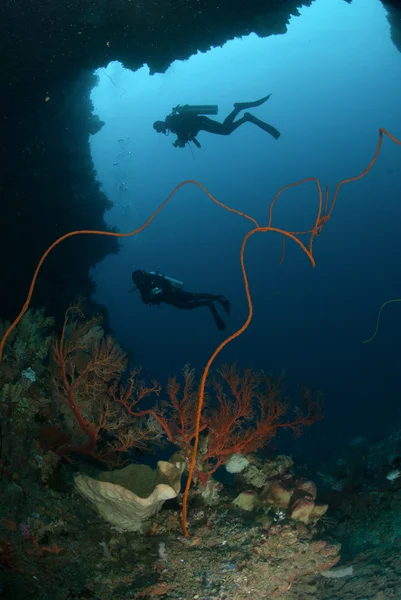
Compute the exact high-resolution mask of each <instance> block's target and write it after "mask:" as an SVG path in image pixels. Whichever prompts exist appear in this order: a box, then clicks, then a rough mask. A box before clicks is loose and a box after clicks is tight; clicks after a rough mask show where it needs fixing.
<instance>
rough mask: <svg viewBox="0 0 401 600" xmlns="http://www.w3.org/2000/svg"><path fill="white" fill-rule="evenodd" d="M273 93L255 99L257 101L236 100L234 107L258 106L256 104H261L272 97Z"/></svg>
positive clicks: (240, 108)
mask: <svg viewBox="0 0 401 600" xmlns="http://www.w3.org/2000/svg"><path fill="white" fill-rule="evenodd" d="M270 96H271V94H269V95H268V96H265V97H264V98H261V99H260V100H255V102H235V103H234V107H235V108H236V109H238V110H245V109H246V108H256V106H261V105H262V104H264V103H265V102H266V100H268V99H269V98H270Z"/></svg>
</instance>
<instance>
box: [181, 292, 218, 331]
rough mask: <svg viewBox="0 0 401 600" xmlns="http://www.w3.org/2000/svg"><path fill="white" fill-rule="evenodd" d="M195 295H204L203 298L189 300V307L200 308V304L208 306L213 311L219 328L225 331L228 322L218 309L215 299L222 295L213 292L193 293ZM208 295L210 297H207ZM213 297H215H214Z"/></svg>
mask: <svg viewBox="0 0 401 600" xmlns="http://www.w3.org/2000/svg"><path fill="white" fill-rule="evenodd" d="M193 296H203V298H194V299H193V300H190V301H189V302H188V306H187V307H188V308H199V307H200V306H207V307H208V308H209V310H210V312H211V313H212V316H213V319H214V322H215V323H216V326H217V329H218V330H219V331H223V330H224V329H226V324H225V323H224V321H223V319H222V318H221V317H220V315H219V313H218V312H217V310H216V307H215V305H214V302H213V300H219V298H220V296H213V294H193ZM206 296H208V297H210V298H206ZM212 298H213V299H212Z"/></svg>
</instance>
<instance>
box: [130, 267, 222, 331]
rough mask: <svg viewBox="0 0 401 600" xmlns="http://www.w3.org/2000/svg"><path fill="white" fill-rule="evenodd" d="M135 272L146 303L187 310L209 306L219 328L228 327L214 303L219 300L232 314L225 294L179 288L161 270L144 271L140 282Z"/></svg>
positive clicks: (134, 279)
mask: <svg viewBox="0 0 401 600" xmlns="http://www.w3.org/2000/svg"><path fill="white" fill-rule="evenodd" d="M134 274H135V272H134V273H133V274H132V279H133V281H134V283H135V284H136V285H137V287H138V289H139V292H140V294H141V298H142V301H143V302H144V303H145V304H156V305H160V304H161V303H163V302H164V303H165V304H170V305H171V306H175V307H176V308H183V309H186V310H192V309H194V308H199V307H201V306H207V307H208V308H209V310H210V311H211V313H212V315H213V318H214V321H215V323H216V325H217V328H218V329H219V330H223V329H225V328H226V325H225V323H224V321H223V319H222V318H221V317H220V315H219V313H218V312H217V310H216V307H215V305H214V302H215V301H216V302H219V303H220V304H221V305H222V306H223V308H224V310H225V311H226V313H227V314H230V303H229V301H228V300H227V298H225V297H224V296H217V295H215V294H203V293H199V294H195V293H192V292H186V291H184V290H181V289H177V288H176V287H174V286H173V285H172V283H171V282H170V281H169V280H168V279H166V278H165V277H164V275H163V274H162V273H159V272H157V273H146V272H144V271H142V272H141V281H140V282H138V280H137V279H136V278H135V277H134Z"/></svg>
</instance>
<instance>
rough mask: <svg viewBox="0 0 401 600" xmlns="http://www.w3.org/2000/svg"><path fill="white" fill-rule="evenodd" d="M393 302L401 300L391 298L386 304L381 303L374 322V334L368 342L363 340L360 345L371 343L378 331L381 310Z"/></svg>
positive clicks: (400, 299)
mask: <svg viewBox="0 0 401 600" xmlns="http://www.w3.org/2000/svg"><path fill="white" fill-rule="evenodd" d="M393 302H401V298H393V299H392V300H387V301H386V302H383V304H382V305H381V307H380V310H379V314H378V315H377V321H376V329H375V332H374V334H373V335H372V337H370V338H369V339H368V340H364V341H363V342H362V344H367V343H368V342H371V341H372V340H374V339H375V337H376V335H377V332H378V331H379V323H380V316H381V314H382V310H383V308H384V307H385V306H386V305H387V304H392V303H393Z"/></svg>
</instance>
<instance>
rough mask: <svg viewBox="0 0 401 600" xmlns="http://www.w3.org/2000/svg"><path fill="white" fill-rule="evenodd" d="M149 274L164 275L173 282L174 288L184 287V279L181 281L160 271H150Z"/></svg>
mask: <svg viewBox="0 0 401 600" xmlns="http://www.w3.org/2000/svg"><path fill="white" fill-rule="evenodd" d="M149 274H150V275H159V276H160V277H163V279H165V280H166V281H169V282H170V283H171V285H172V286H173V289H174V290H182V288H183V287H184V282H183V281H179V280H178V279H174V278H173V277H167V275H163V273H160V271H149Z"/></svg>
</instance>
